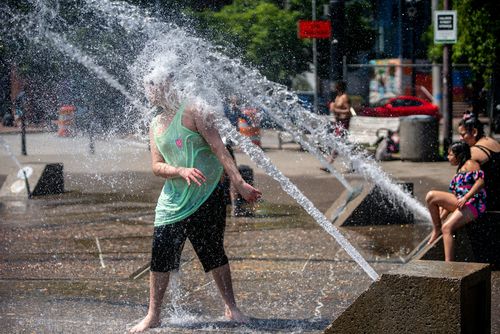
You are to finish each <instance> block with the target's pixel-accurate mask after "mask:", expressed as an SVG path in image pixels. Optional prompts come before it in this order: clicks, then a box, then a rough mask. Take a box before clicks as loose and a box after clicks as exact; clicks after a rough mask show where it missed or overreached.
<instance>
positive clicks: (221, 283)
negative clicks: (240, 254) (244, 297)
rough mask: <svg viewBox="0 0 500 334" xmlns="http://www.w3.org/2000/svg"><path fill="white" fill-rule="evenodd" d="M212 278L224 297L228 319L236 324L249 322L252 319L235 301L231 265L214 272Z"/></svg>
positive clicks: (216, 269)
mask: <svg viewBox="0 0 500 334" xmlns="http://www.w3.org/2000/svg"><path fill="white" fill-rule="evenodd" d="M212 276H213V278H214V281H215V284H216V285H217V288H218V289H219V291H220V294H221V295H222V299H223V300H224V303H225V304H226V311H225V313H226V317H227V318H229V319H230V320H234V321H236V322H243V323H245V322H248V321H250V318H249V317H248V316H246V315H245V314H243V312H241V311H240V309H239V308H238V307H237V306H236V300H235V299H234V292H233V283H232V279H231V269H230V267H229V263H227V264H225V265H223V266H220V267H218V268H215V269H213V270H212Z"/></svg>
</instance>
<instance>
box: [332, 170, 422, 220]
mask: <svg viewBox="0 0 500 334" xmlns="http://www.w3.org/2000/svg"><path fill="white" fill-rule="evenodd" d="M400 184H401V186H402V187H403V188H406V189H407V190H408V191H409V192H410V193H412V192H413V184H412V183H407V182H401V183H400ZM351 186H352V187H353V188H355V189H356V188H362V190H361V193H359V195H357V196H356V197H354V198H350V196H351V194H350V192H349V191H347V190H344V191H343V192H342V194H341V195H340V196H339V198H337V200H336V201H335V202H334V203H333V204H332V206H331V207H330V208H329V209H328V210H327V211H326V213H325V215H326V217H327V218H328V219H330V220H332V222H333V223H334V224H335V225H336V226H337V227H340V226H366V225H390V224H408V223H413V222H414V215H413V213H411V212H409V211H408V210H406V209H405V208H403V207H402V206H401V205H400V204H399V203H397V202H395V201H393V200H391V199H390V197H389V195H387V194H385V193H384V192H383V191H382V190H381V189H380V187H379V186H377V185H374V184H372V183H369V182H367V181H365V180H353V181H352V182H351ZM346 203H347V204H346Z"/></svg>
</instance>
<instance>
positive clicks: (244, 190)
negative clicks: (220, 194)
mask: <svg viewBox="0 0 500 334" xmlns="http://www.w3.org/2000/svg"><path fill="white" fill-rule="evenodd" d="M235 187H236V191H238V193H239V194H240V195H241V196H242V197H243V198H244V199H245V200H246V201H247V202H255V201H256V200H258V199H260V198H261V196H262V193H261V192H260V190H258V189H256V188H254V187H252V186H251V185H249V184H248V183H246V182H243V183H241V184H240V185H235Z"/></svg>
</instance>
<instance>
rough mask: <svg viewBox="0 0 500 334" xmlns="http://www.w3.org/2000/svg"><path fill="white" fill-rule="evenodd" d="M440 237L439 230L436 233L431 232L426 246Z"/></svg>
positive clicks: (434, 231)
mask: <svg viewBox="0 0 500 334" xmlns="http://www.w3.org/2000/svg"><path fill="white" fill-rule="evenodd" d="M440 235H441V230H438V231H436V230H433V231H432V234H431V237H430V239H429V241H427V244H428V245H430V244H432V243H433V242H434V241H436V239H437V238H439V236H440Z"/></svg>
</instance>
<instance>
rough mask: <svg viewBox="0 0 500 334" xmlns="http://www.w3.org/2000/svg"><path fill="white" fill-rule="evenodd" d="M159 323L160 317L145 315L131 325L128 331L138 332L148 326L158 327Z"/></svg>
mask: <svg viewBox="0 0 500 334" xmlns="http://www.w3.org/2000/svg"><path fill="white" fill-rule="evenodd" d="M160 324H161V321H160V319H158V318H156V317H152V316H151V317H150V316H149V315H147V316H146V318H144V319H142V321H141V322H140V323H138V324H137V325H135V326H134V327H132V328H131V329H130V331H129V332H130V333H140V332H143V331H145V330H146V329H148V328H155V327H159V326H160Z"/></svg>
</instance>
